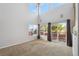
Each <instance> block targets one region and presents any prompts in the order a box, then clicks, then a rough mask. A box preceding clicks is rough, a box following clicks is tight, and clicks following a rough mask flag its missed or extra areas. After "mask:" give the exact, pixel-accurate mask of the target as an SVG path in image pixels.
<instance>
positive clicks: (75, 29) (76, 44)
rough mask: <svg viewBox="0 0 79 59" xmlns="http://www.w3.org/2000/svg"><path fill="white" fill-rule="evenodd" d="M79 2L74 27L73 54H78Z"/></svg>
mask: <svg viewBox="0 0 79 59" xmlns="http://www.w3.org/2000/svg"><path fill="white" fill-rule="evenodd" d="M78 11H79V9H78V4H75V26H74V27H73V55H74V56H78Z"/></svg>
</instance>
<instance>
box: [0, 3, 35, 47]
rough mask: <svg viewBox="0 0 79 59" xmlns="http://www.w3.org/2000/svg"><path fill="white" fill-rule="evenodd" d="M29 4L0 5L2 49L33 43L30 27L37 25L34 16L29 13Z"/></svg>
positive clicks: (0, 39) (0, 44)
mask: <svg viewBox="0 0 79 59" xmlns="http://www.w3.org/2000/svg"><path fill="white" fill-rule="evenodd" d="M27 6H28V4H12V3H11V4H8V3H5V4H0V48H4V47H8V46H12V45H16V44H19V43H23V42H27V41H31V40H33V39H34V38H33V37H30V36H28V25H29V24H36V20H33V19H34V18H35V16H34V14H30V13H29V12H28V7H27Z"/></svg>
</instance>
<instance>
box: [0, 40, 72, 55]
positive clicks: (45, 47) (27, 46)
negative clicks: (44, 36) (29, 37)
mask: <svg viewBox="0 0 79 59" xmlns="http://www.w3.org/2000/svg"><path fill="white" fill-rule="evenodd" d="M0 55H1V56H72V48H71V47H68V46H66V45H61V44H60V43H55V42H48V41H44V40H33V41H31V42H27V43H23V44H19V45H15V46H11V47H8V48H4V49H1V50H0Z"/></svg>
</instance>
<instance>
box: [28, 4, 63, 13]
mask: <svg viewBox="0 0 79 59" xmlns="http://www.w3.org/2000/svg"><path fill="white" fill-rule="evenodd" d="M61 5H62V3H49V4H48V3H41V4H40V14H43V13H46V12H47V11H48V10H49V8H51V9H55V8H58V7H61ZM29 11H30V12H31V13H35V12H37V8H36V4H35V3H30V4H29Z"/></svg>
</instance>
